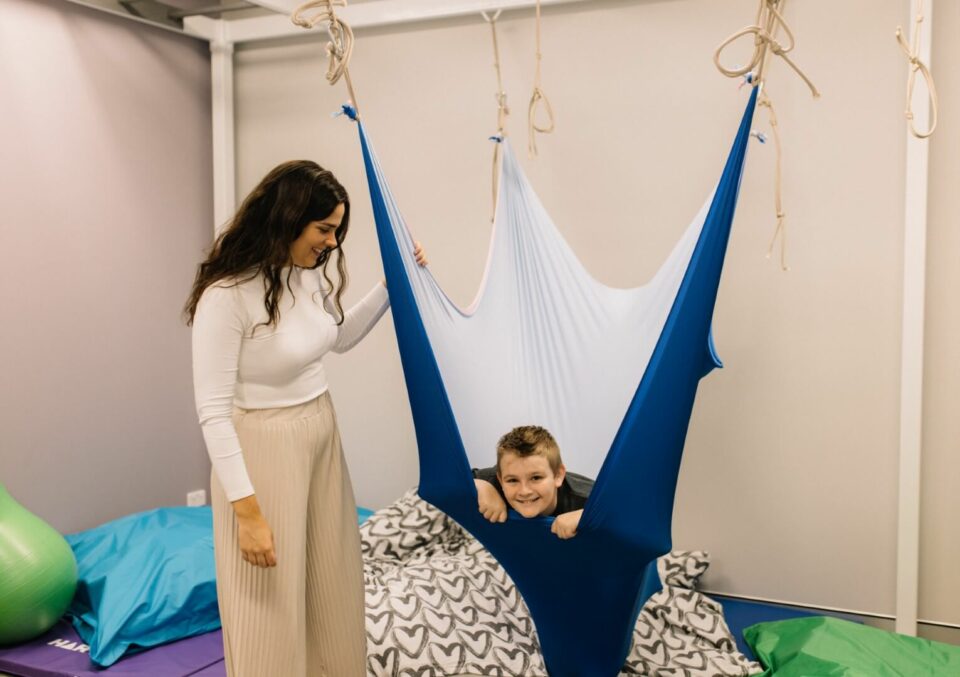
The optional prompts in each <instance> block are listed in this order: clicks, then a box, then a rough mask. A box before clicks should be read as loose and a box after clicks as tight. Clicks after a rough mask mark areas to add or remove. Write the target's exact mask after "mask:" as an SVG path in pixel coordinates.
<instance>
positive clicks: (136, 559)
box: [67, 507, 220, 666]
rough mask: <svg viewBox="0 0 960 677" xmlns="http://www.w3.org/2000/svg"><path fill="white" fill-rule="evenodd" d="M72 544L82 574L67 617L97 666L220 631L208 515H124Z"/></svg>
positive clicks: (171, 511) (166, 511) (202, 511)
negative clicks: (141, 651) (140, 650)
mask: <svg viewBox="0 0 960 677" xmlns="http://www.w3.org/2000/svg"><path fill="white" fill-rule="evenodd" d="M67 541H68V542H69V543H70V546H71V547H72V548H73V552H74V554H75V555H76V557H77V564H78V566H79V571H80V580H79V584H78V586H77V594H76V596H75V597H74V600H73V603H72V604H71V605H70V614H71V615H72V616H73V626H74V628H75V629H76V631H77V634H78V635H80V637H82V638H83V641H84V642H86V643H87V644H88V645H89V647H90V659H91V660H92V661H93V662H94V663H96V664H97V665H100V666H109V665H112V664H113V663H115V662H116V661H117V660H119V659H120V658H121V657H122V656H123V655H124V654H125V653H127V652H133V651H137V650H139V649H144V648H148V647H153V646H157V645H159V644H166V643H167V642H172V641H175V640H178V639H183V638H185V637H191V636H193V635H199V634H201V633H204V632H209V631H211V630H216V629H217V628H219V627H220V613H219V610H218V608H217V581H216V572H215V567H214V560H213V517H212V515H211V512H210V508H209V507H201V508H186V507H183V508H158V509H156V510H148V511H147V512H141V513H137V514H134V515H127V516H126V517H121V518H120V519H116V520H113V521H112V522H108V523H106V524H103V525H101V526H99V527H96V528H95V529H90V530H88V531H83V532H80V533H78V534H72V535H69V536H67Z"/></svg>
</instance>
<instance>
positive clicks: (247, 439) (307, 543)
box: [210, 393, 367, 677]
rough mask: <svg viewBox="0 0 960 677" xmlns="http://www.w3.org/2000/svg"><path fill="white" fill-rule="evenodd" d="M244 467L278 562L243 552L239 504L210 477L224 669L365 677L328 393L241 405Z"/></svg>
mask: <svg viewBox="0 0 960 677" xmlns="http://www.w3.org/2000/svg"><path fill="white" fill-rule="evenodd" d="M233 421H234V424H235V426H236V428H237V434H238V436H239V437H240V445H241V448H242V449H243V456H244V461H245V462H246V465H247V472H248V473H249V475H250V479H251V481H252V482H253V486H254V489H255V490H256V496H257V501H258V502H259V503H260V510H261V511H262V513H263V515H264V517H265V518H266V520H267V523H268V524H269V525H270V527H271V529H272V530H273V538H274V547H275V549H276V553H277V566H276V567H273V568H269V569H264V568H260V567H256V566H253V565H252V564H248V563H247V562H244V561H243V558H242V557H241V554H240V547H239V545H238V541H237V522H236V518H235V516H234V513H233V507H232V506H231V505H230V502H229V501H228V500H227V498H226V496H225V495H224V493H223V488H222V487H221V486H220V482H219V481H218V480H217V479H216V475H214V476H213V478H212V479H211V482H210V485H211V500H212V506H213V525H214V529H213V530H214V550H215V553H216V562H217V595H218V598H219V603H220V618H221V621H222V623H223V645H224V646H223V648H224V654H225V657H226V667H227V675H228V677H363V676H364V675H365V674H366V650H367V643H366V633H365V625H364V601H363V563H362V560H361V556H360V534H359V531H358V528H357V513H356V504H355V502H354V498H353V489H352V487H351V485H350V477H349V474H348V472H347V466H346V463H345V461H344V458H343V450H342V447H341V445H340V433H339V431H338V430H337V421H336V415H335V414H334V411H333V405H332V402H331V400H330V395H329V394H328V393H324V394H323V395H321V396H320V397H318V398H317V399H315V400H312V401H310V402H306V403H304V404H299V405H296V406H292V407H284V408H281V409H236V410H235V411H234V416H233Z"/></svg>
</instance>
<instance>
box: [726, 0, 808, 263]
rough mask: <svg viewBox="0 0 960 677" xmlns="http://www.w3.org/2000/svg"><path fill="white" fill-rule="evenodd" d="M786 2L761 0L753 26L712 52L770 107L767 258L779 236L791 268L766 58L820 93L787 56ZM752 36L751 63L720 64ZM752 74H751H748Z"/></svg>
mask: <svg viewBox="0 0 960 677" xmlns="http://www.w3.org/2000/svg"><path fill="white" fill-rule="evenodd" d="M786 4H787V0H760V4H759V7H758V8H757V18H756V20H755V21H754V23H753V25H750V26H747V27H745V28H742V29H741V30H739V31H737V32H736V33H734V34H733V35H731V36H730V37H728V38H727V39H726V40H724V41H723V42H722V43H720V46H719V47H717V51H716V52H714V55H713V63H714V64H715V65H716V66H717V69H718V70H719V71H720V72H721V73H723V74H724V75H726V76H727V77H739V76H747V77H748V80H749V81H750V82H751V83H753V85H754V86H755V87H760V88H761V89H760V92H759V94H758V96H757V105H758V106H760V107H763V108H766V109H767V112H768V114H769V121H770V129H771V130H772V132H773V140H774V146H775V147H776V151H777V160H776V175H775V177H776V181H775V184H774V206H775V208H776V217H777V224H776V227H775V228H774V231H773V237H772V238H771V240H770V247H769V248H768V250H767V257H768V258H769V257H770V256H772V254H773V247H774V245H775V244H776V242H777V238H778V237H779V238H780V268H781V269H782V270H785V271H786V270H790V268H789V266H787V226H786V218H787V214H786V212H785V211H784V210H783V171H782V166H783V146H782V144H781V142H780V127H779V125H778V124H777V114H776V111H774V108H773V101H772V100H771V99H770V97H769V96H768V95H767V94H766V88H765V87H764V73H765V71H766V67H767V59H768V57H769V55H770V54H771V53H772V54H773V55H774V56H779V57H780V58H781V59H783V60H784V61H785V62H786V63H787V65H788V66H790V68H792V69H793V71H794V72H795V73H796V74H797V75H799V76H800V78H801V79H802V80H803V81H804V82H805V83H806V85H807V87H809V88H810V92H811V93H812V94H813V97H814V98H819V97H820V92H819V91H818V90H817V88H816V86H815V85H814V84H813V82H812V81H811V80H810V78H808V77H807V76H806V74H805V73H804V72H803V71H802V70H800V67H799V66H797V64H795V63H794V62H793V61H791V59H790V57H788V56H787V53H788V52H790V51H792V50H793V48H794V47H795V46H796V39H795V38H794V36H793V31H792V30H790V26H789V25H788V24H787V22H786V21H785V20H784V18H783V12H784V7H785V6H786ZM781 28H782V29H783V32H784V35H785V36H786V37H785V40H786V43H787V44H786V45H784V44H782V43H780V42H779V41H778V40H777V33H778V32H779V30H780V29H781ZM751 34H752V35H753V36H754V37H753V43H754V47H753V56H752V57H751V59H750V63H749V64H747V65H746V66H744V67H743V68H734V69H730V68H725V67H724V66H723V65H722V64H721V63H720V54H721V53H722V52H723V50H724V49H725V48H726V47H727V46H729V45H730V44H731V43H733V42H735V41H736V40H738V39H740V38H742V37H743V36H745V35H751ZM748 74H749V75H748Z"/></svg>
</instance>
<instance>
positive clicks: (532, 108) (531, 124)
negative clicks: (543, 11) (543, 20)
mask: <svg viewBox="0 0 960 677" xmlns="http://www.w3.org/2000/svg"><path fill="white" fill-rule="evenodd" d="M541 58H542V57H541V54H540V0H537V66H536V72H535V74H534V76H533V96H531V97H530V105H529V107H528V109H527V153H528V155H529V156H530V157H536V155H537V138H536V135H537V132H540V133H541V134H550V133H552V132H553V128H554V120H553V106H551V105H550V101H549V99H547V95H546V94H544V93H543V90H542V89H541V88H540V61H541ZM541 103H542V104H543V106H544V109H545V110H546V112H547V119H548V122H547V124H546V125H544V126H542V127H541V126H540V125H538V124H537V121H536V116H537V107H538V106H539V105H540V104H541Z"/></svg>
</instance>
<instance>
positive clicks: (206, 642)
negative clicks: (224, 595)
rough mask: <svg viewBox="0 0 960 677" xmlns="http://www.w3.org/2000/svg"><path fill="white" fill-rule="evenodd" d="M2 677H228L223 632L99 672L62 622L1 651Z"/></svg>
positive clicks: (159, 649) (163, 648) (166, 646)
mask: <svg viewBox="0 0 960 677" xmlns="http://www.w3.org/2000/svg"><path fill="white" fill-rule="evenodd" d="M0 672H6V673H9V674H11V675H17V677H94V676H99V675H104V676H105V677H134V676H137V677H226V674H227V671H226V668H225V667H224V663H223V635H222V634H221V632H220V630H216V631H214V632H208V633H206V634H203V635H197V636H196V637H189V638H187V639H182V640H180V641H179V642H172V643H170V644H164V645H163V646H158V647H156V648H153V649H150V650H148V651H143V652H142V653H138V654H134V655H133V656H128V657H126V658H122V659H120V660H119V661H117V662H116V663H114V664H113V665H112V666H110V667H109V668H103V669H101V668H97V667H96V666H95V665H94V664H93V663H91V662H90V658H89V657H88V656H87V646H86V644H84V643H83V640H81V639H80V637H79V636H78V635H77V633H76V632H75V631H74V629H73V626H72V625H70V624H69V623H67V622H65V621H63V620H61V621H59V622H58V623H57V624H56V625H55V626H54V627H53V629H52V630H50V632H48V633H47V634H45V635H43V636H41V637H38V638H36V639H34V640H32V641H30V642H27V643H26V644H20V645H18V646H13V647H0Z"/></svg>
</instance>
